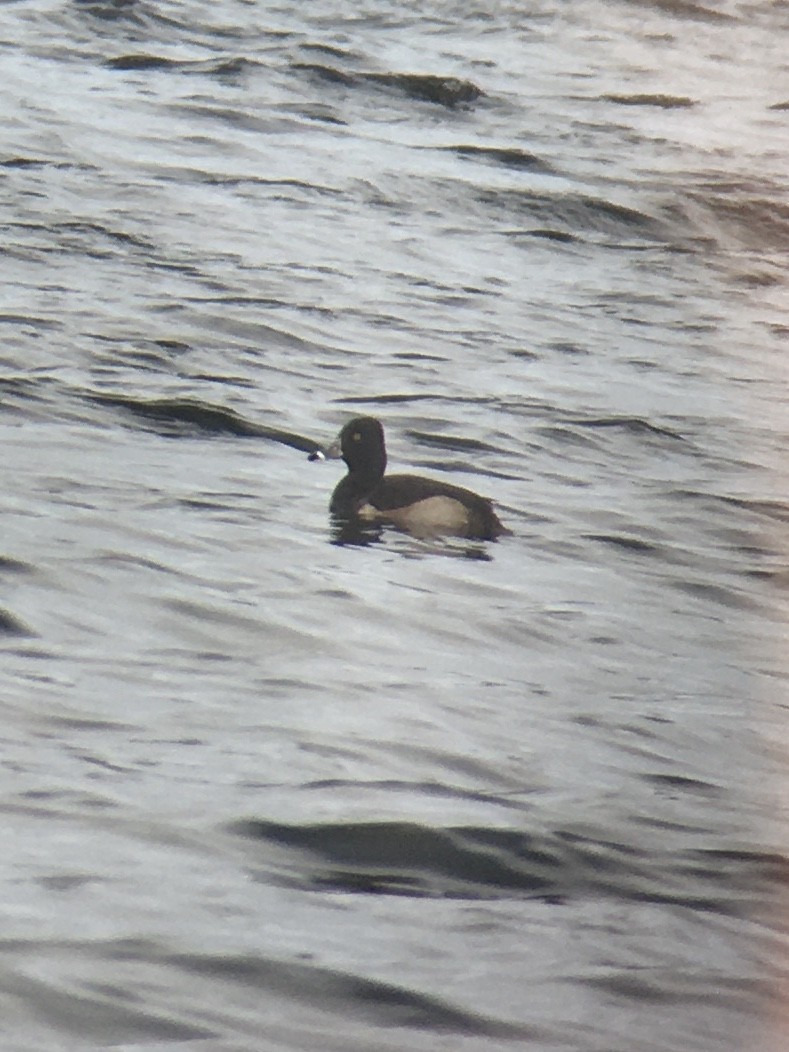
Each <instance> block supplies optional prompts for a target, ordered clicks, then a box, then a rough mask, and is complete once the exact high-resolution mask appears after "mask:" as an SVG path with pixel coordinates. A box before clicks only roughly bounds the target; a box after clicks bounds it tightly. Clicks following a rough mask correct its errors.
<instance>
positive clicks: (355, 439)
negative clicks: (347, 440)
mask: <svg viewBox="0 0 789 1052" xmlns="http://www.w3.org/2000/svg"><path fill="white" fill-rule="evenodd" d="M361 439H362V436H361V435H360V434H359V432H358V431H354V433H353V440H354V442H360V441H361Z"/></svg>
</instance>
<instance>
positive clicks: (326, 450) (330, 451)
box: [309, 438, 342, 460]
mask: <svg viewBox="0 0 789 1052" xmlns="http://www.w3.org/2000/svg"><path fill="white" fill-rule="evenodd" d="M309 459H310V460H341V459H342V446H341V445H340V440H339V438H335V440H334V441H333V442H332V443H331V444H330V445H328V446H323V448H322V449H316V450H315V451H314V452H312V453H310V455H309Z"/></svg>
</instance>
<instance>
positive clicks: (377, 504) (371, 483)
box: [309, 416, 510, 541]
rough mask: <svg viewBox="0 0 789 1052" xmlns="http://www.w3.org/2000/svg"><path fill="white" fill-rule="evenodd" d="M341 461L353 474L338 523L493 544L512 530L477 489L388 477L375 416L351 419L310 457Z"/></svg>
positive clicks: (344, 484)
mask: <svg viewBox="0 0 789 1052" xmlns="http://www.w3.org/2000/svg"><path fill="white" fill-rule="evenodd" d="M340 457H342V459H343V460H344V461H345V463H346V464H347V465H348V474H347V475H346V476H345V478H344V479H342V480H341V481H340V482H339V483H338V485H337V487H336V489H335V490H334V493H333V494H332V498H331V504H330V505H329V509H330V511H331V513H332V515H334V516H335V517H336V518H338V519H346V520H356V521H362V522H370V523H391V524H392V525H394V526H396V527H398V528H399V529H401V530H405V531H406V532H407V533H412V534H414V535H416V536H421V537H424V536H431V535H435V534H439V533H450V534H455V535H456V536H460V537H469V538H476V539H479V540H486V541H488V540H493V539H494V538H496V537H499V536H501V534H504V533H509V532H510V531H509V530H508V529H507V528H506V527H505V526H503V525H502V524H501V522H499V519H498V517H497V515H496V513H495V511H494V510H493V507H492V505H491V503H490V501H489V500H488V499H487V498H485V497H480V496H479V495H478V494H476V493H472V492H471V490H468V489H463V488H462V486H453V485H452V484H451V483H449V482H439V481H437V480H436V479H428V478H423V477H422V476H421V475H384V472H385V470H386V446H385V444H384V429H383V427H382V426H381V422H380V420H376V419H375V418H374V417H372V416H358V417H356V418H355V419H354V420H351V421H349V422H348V423H347V424H346V425H345V427H344V428H343V429H342V431H341V432H340V434H339V436H338V438H337V439H336V441H335V442H333V443H332V444H331V445H330V446H328V447H327V448H326V449H324V450H320V451H317V452H314V453H312V454H310V458H309V459H310V460H323V459H324V458H325V459H339V458H340Z"/></svg>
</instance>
